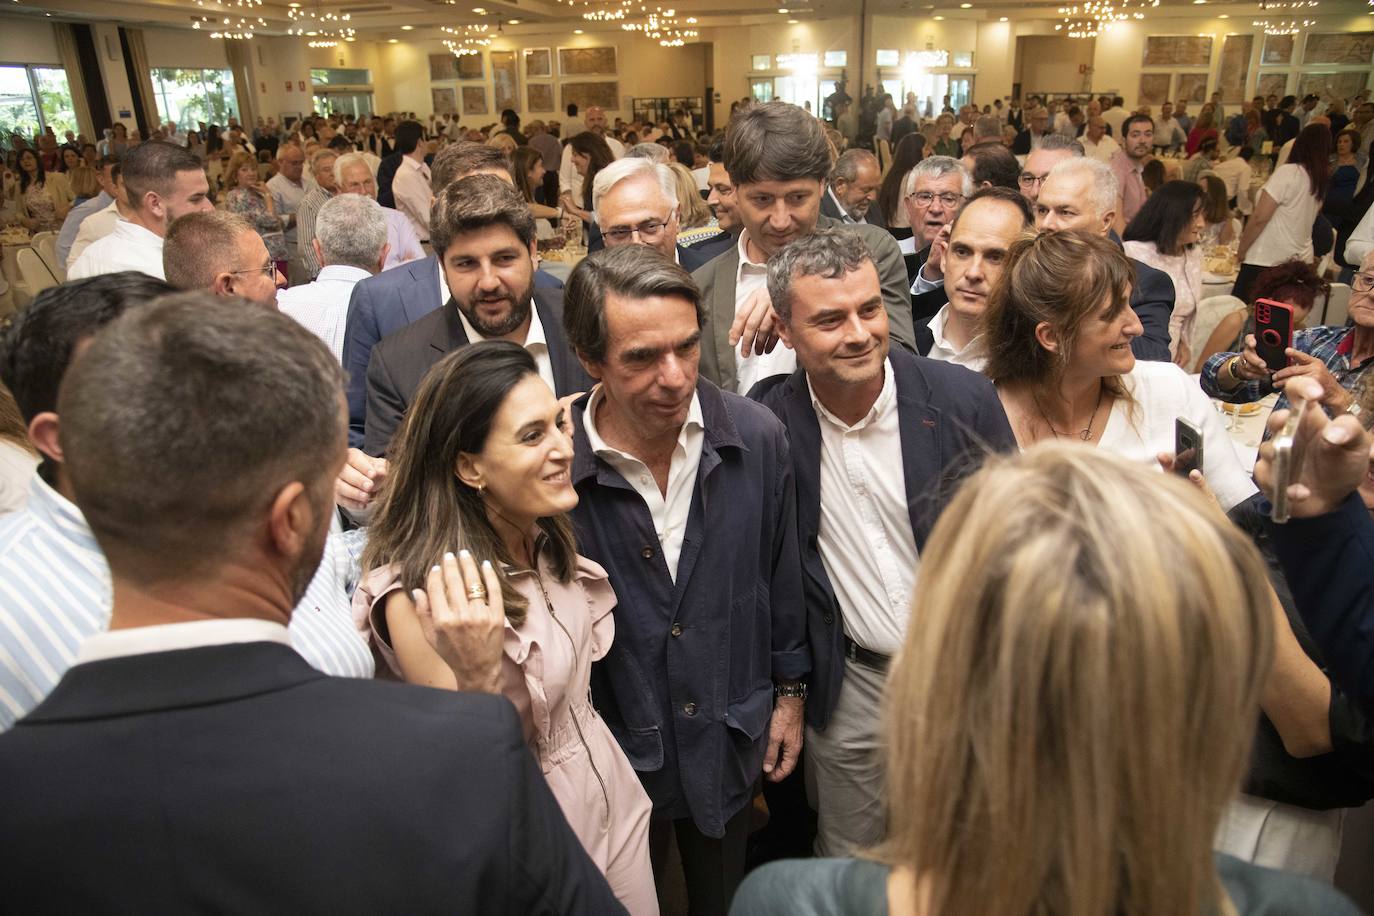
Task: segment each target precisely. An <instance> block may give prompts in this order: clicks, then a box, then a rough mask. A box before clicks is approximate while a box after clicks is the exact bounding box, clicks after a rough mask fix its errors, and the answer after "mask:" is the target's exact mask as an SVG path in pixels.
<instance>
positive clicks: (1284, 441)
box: [1269, 397, 1321, 525]
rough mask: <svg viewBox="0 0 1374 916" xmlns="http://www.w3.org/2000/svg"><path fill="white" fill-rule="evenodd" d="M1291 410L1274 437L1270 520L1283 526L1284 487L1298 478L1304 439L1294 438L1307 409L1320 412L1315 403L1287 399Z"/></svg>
mask: <svg viewBox="0 0 1374 916" xmlns="http://www.w3.org/2000/svg"><path fill="white" fill-rule="evenodd" d="M1291 402H1292V407H1291V409H1290V410H1289V412H1288V420H1287V422H1285V423H1284V424H1283V429H1281V430H1279V432H1278V433H1277V434H1276V435H1275V436H1274V511H1273V512H1272V513H1271V514H1270V516H1269V517H1270V518H1271V519H1273V520H1274V522H1275V523H1277V524H1280V525H1282V524H1284V523H1285V522H1287V521H1288V519H1289V517H1290V512H1289V507H1288V488H1289V487H1290V486H1292V485H1293V484H1294V483H1295V482H1297V481H1298V479H1299V478H1300V477H1301V476H1302V462H1303V457H1304V455H1305V453H1306V440H1305V439H1300V438H1298V429H1299V428H1300V427H1301V426H1302V421H1303V418H1304V417H1306V415H1307V411H1309V410H1320V409H1321V408H1320V407H1319V406H1316V402H1315V401H1310V400H1306V399H1303V398H1296V397H1294V398H1291Z"/></svg>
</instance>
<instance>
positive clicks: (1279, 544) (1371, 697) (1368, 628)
mask: <svg viewBox="0 0 1374 916" xmlns="http://www.w3.org/2000/svg"><path fill="white" fill-rule="evenodd" d="M1268 531H1269V537H1270V539H1271V540H1272V542H1273V545H1274V552H1275V553H1276V554H1277V555H1278V558H1279V563H1280V565H1281V566H1282V567H1283V574H1284V576H1285V577H1286V578H1287V579H1288V586H1289V588H1290V589H1292V592H1293V602H1294V603H1295V604H1296V605H1297V606H1298V612H1299V613H1300V614H1302V619H1303V621H1304V622H1305V623H1306V624H1307V630H1308V632H1309V633H1310V634H1311V636H1312V639H1313V640H1314V641H1315V642H1316V644H1317V649H1318V651H1319V652H1320V653H1321V655H1322V658H1323V660H1324V661H1325V662H1326V670H1327V672H1328V673H1329V674H1330V676H1331V680H1332V682H1333V683H1335V684H1336V686H1338V687H1340V688H1341V689H1342V690H1344V691H1345V692H1346V693H1348V694H1350V696H1352V697H1353V698H1354V699H1355V701H1356V702H1357V703H1359V704H1360V705H1361V707H1362V708H1363V709H1364V711H1365V712H1366V713H1370V712H1372V711H1374V574H1371V573H1370V570H1371V569H1374V521H1371V520H1370V518H1369V512H1368V511H1367V510H1366V509H1365V507H1364V503H1363V502H1361V501H1360V498H1359V495H1358V494H1354V493H1352V494H1351V495H1350V496H1349V497H1347V498H1346V501H1345V502H1344V503H1343V504H1342V505H1341V507H1340V508H1339V509H1337V510H1336V511H1335V512H1331V513H1328V514H1327V515H1321V516H1318V517H1316V518H1305V519H1292V520H1291V521H1289V522H1288V523H1287V524H1285V525H1275V524H1273V523H1272V522H1270V523H1269V525H1268Z"/></svg>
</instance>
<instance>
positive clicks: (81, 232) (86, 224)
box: [66, 200, 119, 276]
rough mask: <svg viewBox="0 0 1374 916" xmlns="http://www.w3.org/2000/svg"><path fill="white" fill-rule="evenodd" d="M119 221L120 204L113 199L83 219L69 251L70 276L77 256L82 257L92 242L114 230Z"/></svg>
mask: <svg viewBox="0 0 1374 916" xmlns="http://www.w3.org/2000/svg"><path fill="white" fill-rule="evenodd" d="M118 222H119V205H118V204H116V203H115V202H114V201H113V200H112V201H110V204H109V206H107V207H105V208H104V209H103V210H97V211H95V212H94V213H92V214H91V215H90V216H88V217H86V218H85V219H83V220H82V221H81V228H80V229H78V230H76V240H75V241H74V242H72V247H71V249H70V250H69V251H68V252H67V262H66V268H67V274H68V276H70V275H71V272H72V265H73V264H75V263H76V259H77V258H79V257H81V254H82V252H84V251H85V250H86V249H87V248H90V247H91V245H92V243H94V242H98V241H100V240H101V239H103V238H104V237H105V236H107V235H109V234H110V233H111V232H114V228H115V225H116V224H117V223H118Z"/></svg>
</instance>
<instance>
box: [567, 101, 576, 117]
mask: <svg viewBox="0 0 1374 916" xmlns="http://www.w3.org/2000/svg"><path fill="white" fill-rule="evenodd" d="M567 112H568V117H570V118H575V117H577V103H576V102H569V103H568V108H567Z"/></svg>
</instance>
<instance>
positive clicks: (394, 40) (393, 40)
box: [386, 38, 400, 45]
mask: <svg viewBox="0 0 1374 916" xmlns="http://www.w3.org/2000/svg"><path fill="white" fill-rule="evenodd" d="M398 41H400V39H399V38H388V39H387V40H386V43H387V44H389V45H394V44H396V43H397V42H398Z"/></svg>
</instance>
